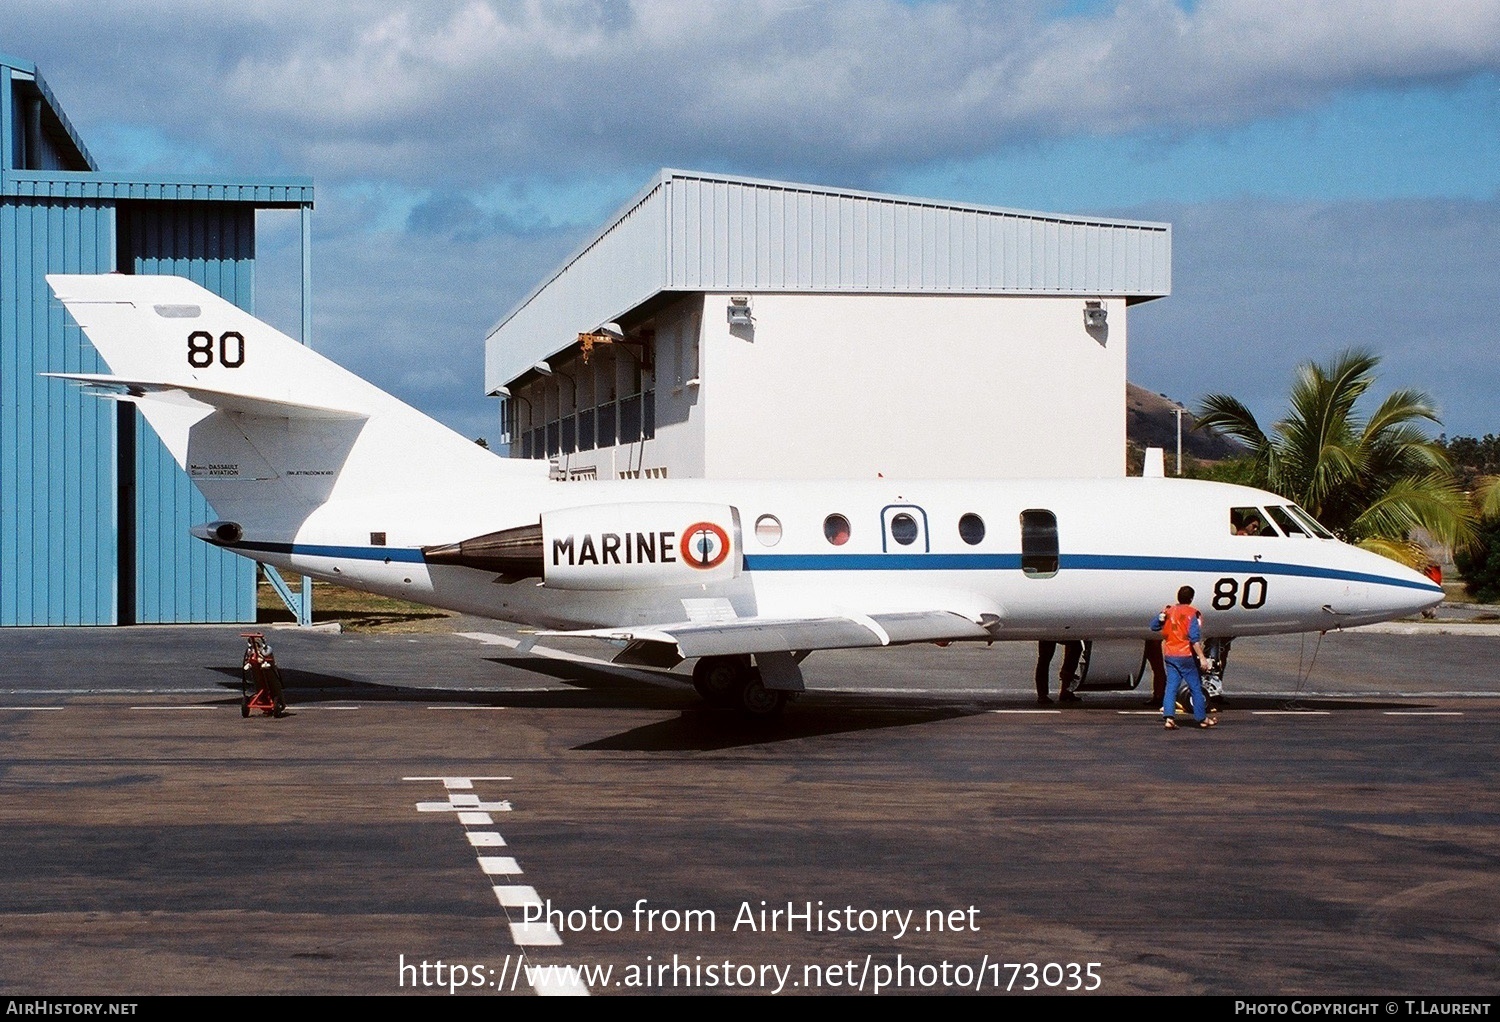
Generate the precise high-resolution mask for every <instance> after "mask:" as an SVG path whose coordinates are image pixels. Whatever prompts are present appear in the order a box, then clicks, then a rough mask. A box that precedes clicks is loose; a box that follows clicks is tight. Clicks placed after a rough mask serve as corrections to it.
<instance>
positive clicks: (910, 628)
mask: <svg viewBox="0 0 1500 1022" xmlns="http://www.w3.org/2000/svg"><path fill="white" fill-rule="evenodd" d="M995 623H996V622H990V621H982V622H976V621H974V620H972V619H970V618H968V617H965V616H964V615H962V614H956V613H954V612H952V611H947V610H930V611H903V612H900V613H885V614H870V615H865V614H842V615H829V616H823V617H785V618H772V617H748V618H734V619H732V620H728V621H680V622H676V623H673V624H663V625H635V626H624V627H620V628H589V629H584V630H581V631H547V632H538V633H537V635H536V638H537V639H543V638H549V637H573V638H590V639H605V640H610V641H614V642H625V643H627V644H628V645H626V647H625V649H624V651H623V652H621V653H620V654H619V655H618V656H616V657H615V663H631V664H643V665H648V666H655V667H671V666H674V665H675V664H677V663H679V662H681V661H682V660H686V659H688V658H689V657H700V656H726V655H735V654H744V653H758V654H764V653H806V652H809V651H811V650H815V649H853V648H857V647H861V646H890V645H895V644H899V643H906V642H942V641H947V640H955V639H990V638H994V632H993V631H992V630H991V627H989V626H992V625H993V624H995Z"/></svg>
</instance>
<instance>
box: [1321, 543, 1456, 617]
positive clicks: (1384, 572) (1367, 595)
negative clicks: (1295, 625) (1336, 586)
mask: <svg viewBox="0 0 1500 1022" xmlns="http://www.w3.org/2000/svg"><path fill="white" fill-rule="evenodd" d="M1358 553H1359V554H1360V558H1359V560H1360V571H1361V574H1364V575H1366V576H1367V577H1368V581H1367V582H1366V583H1365V584H1363V585H1359V584H1354V585H1350V586H1349V587H1348V590H1347V591H1346V596H1345V601H1346V606H1345V607H1339V606H1337V605H1335V606H1334V607H1333V609H1334V610H1335V611H1337V612H1339V613H1343V614H1349V615H1353V616H1357V617H1360V618H1363V619H1366V620H1368V621H1389V620H1391V619H1393V618H1400V617H1408V616H1410V615H1412V614H1416V613H1419V612H1421V611H1424V610H1426V609H1427V608H1428V607H1435V606H1437V604H1439V603H1441V602H1442V600H1443V589H1442V587H1441V586H1439V585H1438V584H1437V583H1435V582H1433V581H1432V579H1430V578H1428V577H1427V576H1426V575H1423V574H1421V573H1420V572H1416V571H1413V570H1411V569H1410V568H1408V567H1406V566H1405V565H1401V564H1397V563H1396V562H1395V561H1392V560H1391V559H1390V558H1388V557H1381V556H1380V555H1379V554H1374V553H1370V552H1369V551H1366V550H1360V551H1358Z"/></svg>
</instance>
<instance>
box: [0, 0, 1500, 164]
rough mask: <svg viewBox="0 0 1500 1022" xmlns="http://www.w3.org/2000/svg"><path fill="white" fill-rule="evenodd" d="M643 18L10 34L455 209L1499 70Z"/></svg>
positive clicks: (302, 156)
mask: <svg viewBox="0 0 1500 1022" xmlns="http://www.w3.org/2000/svg"><path fill="white" fill-rule="evenodd" d="M1053 6H1054V5H1051V4H1044V3H1041V2H1040V0H1038V2H1037V3H1034V4H1032V5H1029V6H1028V5H1021V6H1015V5H995V4H985V3H918V4H906V3H899V2H895V0H830V2H826V3H824V2H819V3H811V4H804V3H790V2H778V0H742V2H737V3H729V2H718V3H699V2H667V0H642V2H638V3H624V2H618V0H593V2H589V0H578V2H555V3H543V2H535V0H534V2H530V3H514V4H500V3H481V2H479V0H471V2H468V3H464V4H460V5H432V4H418V3H413V2H408V3H404V4H397V5H394V6H387V7H382V8H380V10H382V11H384V12H386V13H382V14H380V15H378V16H371V15H370V13H369V8H368V6H367V5H363V4H355V3H351V2H347V0H345V2H330V3H325V4H317V5H313V4H291V3H261V4H256V5H252V6H250V7H249V8H248V9H240V10H227V9H225V8H223V7H221V6H220V5H199V4H187V3H181V4H176V5H159V6H158V7H157V9H156V11H157V13H156V14H155V16H150V15H148V16H146V17H141V16H140V15H139V13H138V12H139V8H137V7H135V6H130V7H116V6H114V5H107V6H101V7H100V8H99V9H98V10H96V11H94V12H92V13H91V14H90V16H89V17H87V18H79V17H78V12H77V10H76V9H75V8H74V7H72V6H68V5H45V4H43V5H41V6H39V7H37V6H33V5H27V6H26V7H25V8H23V9H21V10H18V11H15V12H11V14H10V15H9V17H10V19H12V20H14V21H15V22H16V24H15V25H14V26H12V27H11V34H12V39H13V41H12V42H8V43H7V45H9V46H15V47H30V49H28V50H27V51H26V52H25V53H23V54H21V55H24V56H30V57H33V58H35V59H37V60H38V61H39V62H41V63H42V64H43V71H44V73H51V74H52V76H53V77H54V79H55V80H54V84H55V85H56V86H58V89H59V91H60V93H61V94H62V98H63V100H64V102H65V103H67V104H71V105H73V106H74V107H75V108H78V109H82V110H83V111H84V116H86V117H87V118H88V119H91V120H98V121H109V120H119V121H130V122H138V121H140V120H147V121H150V122H151V123H152V124H153V125H154V128H155V130H156V131H158V132H161V133H163V134H164V135H167V136H169V137H172V138H174V139H177V140H180V141H181V142H183V143H186V144H191V145H196V146H198V147H201V148H202V149H204V150H208V151H212V152H214V153H216V154H217V156H218V158H219V159H220V161H221V162H222V164H223V165H224V166H225V167H231V168H236V169H239V170H244V169H246V168H247V167H249V168H251V169H259V170H265V169H275V170H282V171H297V172H303V173H313V174H315V175H317V176H318V177H319V179H320V180H336V179H345V178H369V177H381V178H395V179H399V180H402V181H405V182H407V183H413V182H442V183H447V184H452V185H460V186H468V187H472V186H475V185H477V184H479V183H482V182H488V181H493V180H496V179H498V178H505V177H515V176H521V177H525V176H530V175H547V174H553V175H556V174H573V173H591V172H597V173H609V172H612V171H618V170H619V169H620V168H622V167H656V166H661V165H690V166H734V167H736V168H738V169H742V170H752V171H756V172H776V173H791V172H801V173H807V174H818V175H822V176H825V177H833V178H836V179H838V180H841V181H856V180H859V179H860V178H861V177H862V176H863V175H864V174H866V173H868V168H870V167H871V166H872V165H884V166H890V165H892V164H895V165H915V164H922V163H926V162H929V161H931V160H934V159H954V158H966V157H972V156H974V155H977V154H981V153H985V152H992V151H995V150H997V149H1002V148H1004V147H1005V146H1006V145H1008V144H1011V143H1014V142H1016V141H1021V140H1025V139H1029V138H1036V137H1048V136H1055V135H1060V134H1069V133H1074V132H1088V133H1116V132H1125V131H1131V130H1137V129H1141V128H1155V129H1159V130H1166V131H1184V130H1190V129H1193V128H1196V127H1201V126H1211V125H1219V124H1229V123H1240V122H1243V121H1245V120H1247V119H1250V118H1254V117H1257V116H1261V115H1264V114H1267V113H1275V112H1284V111H1287V110H1294V109H1301V108H1303V107H1306V106H1307V105H1309V104H1313V103H1316V102H1318V101H1319V100H1320V99H1323V98H1326V97H1327V96H1329V95H1330V94H1331V93H1334V92H1336V91H1339V90H1346V89H1360V88H1379V87H1399V86H1403V85H1408V84H1411V83H1413V82H1427V83H1433V82H1437V83H1441V82H1443V81H1451V80H1458V79H1462V78H1464V77H1466V76H1471V75H1472V74H1474V73H1477V72H1482V71H1496V70H1497V69H1500V5H1496V4H1495V3H1493V2H1490V0H1447V2H1445V3H1442V4H1431V3H1423V2H1413V0H1407V2H1397V3H1389V4H1383V5H1371V4H1368V3H1365V2H1362V0H1325V2H1322V3H1319V4H1305V3H1300V2H1298V3H1293V2H1290V0H1206V2H1204V3H1201V4H1198V5H1196V6H1195V7H1193V9H1192V10H1191V11H1187V10H1184V9H1182V8H1179V7H1178V6H1176V5H1174V4H1172V3H1167V2H1162V0H1154V2H1153V0H1125V2H1122V3H1120V4H1119V5H1118V6H1117V7H1116V8H1115V9H1113V10H1111V11H1107V12H1105V13H1103V14H1100V15H1096V16H1079V17H1067V18H1055V17H1049V16H1047V15H1048V12H1049V10H1050V9H1051V8H1052V7H1053Z"/></svg>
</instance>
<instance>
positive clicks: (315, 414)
mask: <svg viewBox="0 0 1500 1022" xmlns="http://www.w3.org/2000/svg"><path fill="white" fill-rule="evenodd" d="M41 375H43V376H50V377H52V378H54V379H59V380H73V381H74V382H76V383H81V384H83V385H84V386H86V387H91V388H96V389H101V390H106V391H116V392H118V394H119V396H120V397H122V398H127V399H130V400H134V399H136V398H142V397H152V398H159V399H161V400H164V401H167V402H169V403H171V402H174V398H175V396H176V395H184V396H186V397H187V398H189V399H191V400H192V401H194V402H196V403H198V404H201V405H207V406H209V407H211V408H217V409H218V410H219V411H221V412H238V413H240V414H242V415H264V416H270V417H273V418H283V419H365V418H368V417H369V416H368V415H367V414H366V413H364V412H356V411H351V410H349V409H347V408H331V407H329V406H327V405H308V404H301V403H299V402H295V401H286V400H282V399H280V398H274V397H260V396H257V395H254V394H246V393H231V392H230V391H227V390H215V389H213V388H211V387H198V386H190V385H185V384H182V383H172V382H168V381H164V380H132V379H127V378H125V377H123V376H110V375H108V374H105V373H42V374H41ZM175 403H184V402H181V401H180V400H176V401H175Z"/></svg>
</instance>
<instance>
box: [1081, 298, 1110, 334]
mask: <svg viewBox="0 0 1500 1022" xmlns="http://www.w3.org/2000/svg"><path fill="white" fill-rule="evenodd" d="M1108 320H1109V314H1108V313H1107V312H1106V311H1105V309H1104V303H1103V302H1101V301H1097V300H1094V299H1090V300H1088V301H1086V302H1084V303H1083V328H1084V329H1085V330H1103V329H1104V328H1105V326H1107V325H1108Z"/></svg>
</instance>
